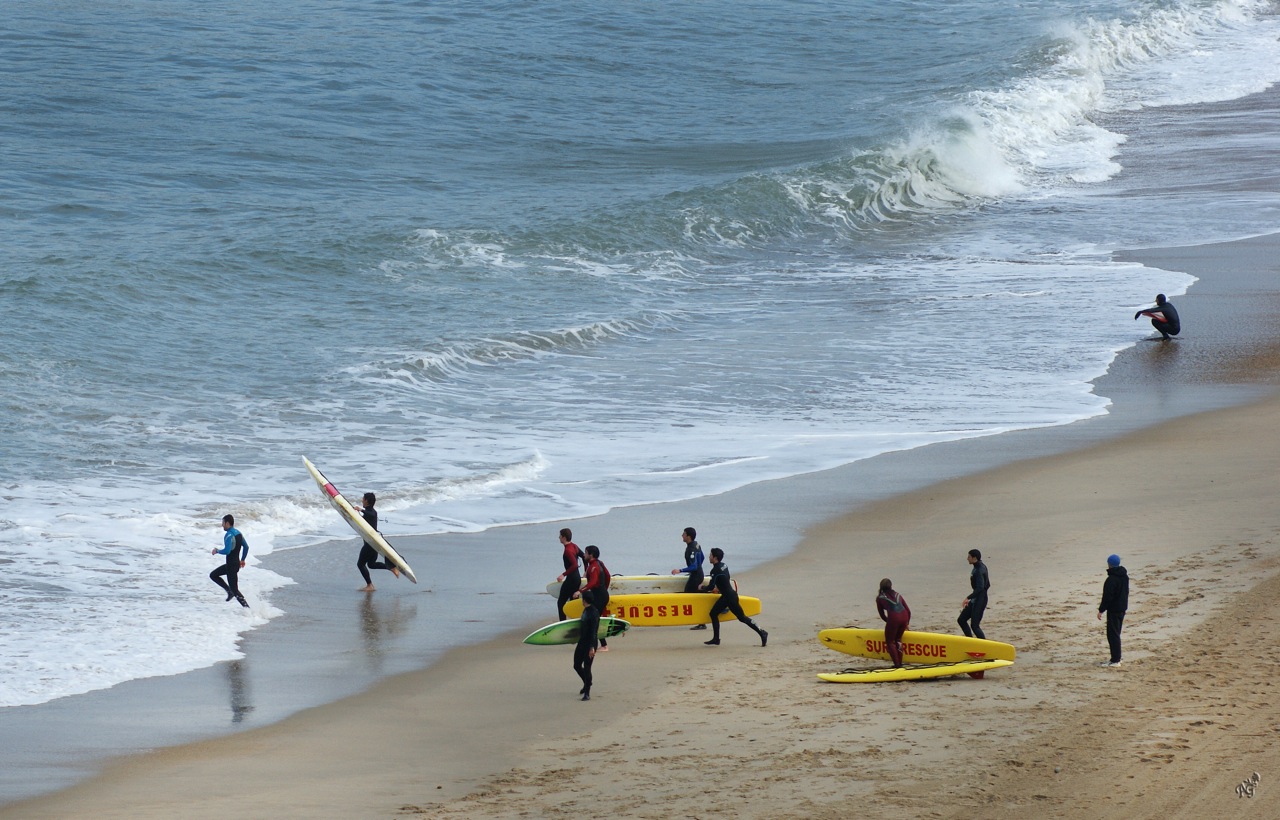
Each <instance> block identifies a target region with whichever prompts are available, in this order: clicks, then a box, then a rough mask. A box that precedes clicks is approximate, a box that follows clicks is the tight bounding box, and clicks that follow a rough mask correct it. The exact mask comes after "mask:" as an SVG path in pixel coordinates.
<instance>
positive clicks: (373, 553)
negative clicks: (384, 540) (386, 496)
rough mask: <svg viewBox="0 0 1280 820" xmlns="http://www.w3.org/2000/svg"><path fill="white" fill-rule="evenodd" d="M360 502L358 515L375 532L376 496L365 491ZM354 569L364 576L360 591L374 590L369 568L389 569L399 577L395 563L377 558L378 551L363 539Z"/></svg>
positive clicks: (376, 527) (376, 518) (376, 522)
mask: <svg viewBox="0 0 1280 820" xmlns="http://www.w3.org/2000/svg"><path fill="white" fill-rule="evenodd" d="M362 502H363V504H364V506H363V507H361V508H360V517H361V518H363V519H364V520H365V522H366V523H367V524H368V525H369V526H370V527H373V529H374V531H375V532H376V531H377V529H378V511H377V510H375V509H374V508H373V505H375V504H377V503H378V497H377V496H376V495H374V494H373V493H365V494H364V498H363V499H362ZM356 569H358V570H360V574H361V575H362V576H363V577H364V586H363V587H361V588H360V590H359V591H360V592H373V591H374V586H373V579H372V578H370V577H369V570H371V569H389V570H391V574H392V575H394V576H396V577H397V578H399V577H400V570H398V569H396V565H395V564H393V563H391V562H390V561H379V560H378V551H377V550H376V549H374V548H373V545H371V544H370V543H369V542H368V541H365V542H364V543H363V544H362V545H361V546H360V556H359V557H358V558H356Z"/></svg>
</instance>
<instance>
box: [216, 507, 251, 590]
mask: <svg viewBox="0 0 1280 820" xmlns="http://www.w3.org/2000/svg"><path fill="white" fill-rule="evenodd" d="M235 524H236V519H235V516H233V515H231V514H230V513H228V514H227V515H224V516H222V533H223V534H222V549H218V548H217V547H214V548H213V552H211V553H209V554H210V555H225V556H227V560H226V563H224V564H223V565H222V566H220V567H218V568H217V569H215V570H214V571H213V572H211V573H209V578H210V579H211V580H212V581H213V582H214V583H215V584H217V585H218V586H220V587H222V590H223V592H225V593H227V600H228V601H230V600H231V599H232V598H235V599H236V600H237V601H239V602H240V606H248V605H249V602H248V601H246V600H245V599H244V596H243V595H241V594H240V583H239V580H240V570H242V569H244V559H245V558H247V557H248V556H249V542H248V541H246V540H245V539H244V536H243V535H242V534H241V533H240V530H238V529H236V527H235ZM223 575H225V576H227V580H226V581H223V580H222V576H223Z"/></svg>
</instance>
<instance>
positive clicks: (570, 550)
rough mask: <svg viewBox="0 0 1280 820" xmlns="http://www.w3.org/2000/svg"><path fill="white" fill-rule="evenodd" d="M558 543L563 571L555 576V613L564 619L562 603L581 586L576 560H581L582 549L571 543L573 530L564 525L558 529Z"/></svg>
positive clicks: (576, 592) (573, 595)
mask: <svg viewBox="0 0 1280 820" xmlns="http://www.w3.org/2000/svg"><path fill="white" fill-rule="evenodd" d="M560 544H561V546H563V547H564V551H563V552H562V554H561V556H560V557H561V560H563V561H564V572H562V573H560V575H559V576H558V577H557V578H556V580H557V581H563V583H562V584H560V595H559V596H558V597H557V598H556V614H557V615H559V616H560V620H562V621H563V620H564V605H565V602H566V601H568V600H569V599H570V598H573V597H575V596H576V595H577V594H578V590H579V589H581V588H582V574H581V573H579V572H578V561H580V560H582V550H580V549H578V545H577V544H575V543H573V530H571V529H569V528H568V527H565V528H564V529H562V530H560Z"/></svg>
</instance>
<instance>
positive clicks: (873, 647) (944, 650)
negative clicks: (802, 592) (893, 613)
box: [818, 627, 1017, 663]
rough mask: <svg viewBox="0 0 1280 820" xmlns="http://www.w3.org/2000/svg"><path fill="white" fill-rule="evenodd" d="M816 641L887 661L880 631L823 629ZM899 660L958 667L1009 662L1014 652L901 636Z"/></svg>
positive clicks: (950, 638) (972, 641)
mask: <svg viewBox="0 0 1280 820" xmlns="http://www.w3.org/2000/svg"><path fill="white" fill-rule="evenodd" d="M818 641H819V642H820V643H821V644H822V645H823V646H825V647H826V648H828V649H834V650H835V651H837V652H843V653H844V654H846V655H857V656H858V657H859V658H879V659H880V660H886V661H887V660H889V653H888V651H887V650H886V649H885V645H884V630H883V629H858V628H856V627H844V628H840V629H824V630H822V631H821V632H819V633H818ZM902 648H903V652H902V660H903V662H905V663H957V662H959V661H995V660H999V661H1012V660H1014V656H1015V655H1016V654H1017V650H1016V649H1014V648H1013V646H1012V645H1011V644H1007V643H1000V642H999V641H987V640H983V639H982V638H966V637H965V636H964V635H947V634H944V633H941V632H912V631H911V630H907V631H906V632H904V633H902Z"/></svg>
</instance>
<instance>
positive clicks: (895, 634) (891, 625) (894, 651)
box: [876, 578, 911, 667]
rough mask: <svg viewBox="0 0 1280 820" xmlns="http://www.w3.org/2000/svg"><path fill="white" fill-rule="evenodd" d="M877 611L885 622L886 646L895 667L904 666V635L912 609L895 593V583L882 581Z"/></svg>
mask: <svg viewBox="0 0 1280 820" xmlns="http://www.w3.org/2000/svg"><path fill="white" fill-rule="evenodd" d="M876 611H877V612H879V613H880V620H882V621H884V645H885V648H886V649H888V650H889V658H890V660H892V661H893V665H894V666H895V667H901V666H902V633H904V632H906V631H907V627H908V626H910V625H911V607H909V606H907V601H906V599H905V598H903V597H902V596H901V595H900V594H898V593H897V592H895V591H894V589H893V581H890V580H889V579H888V578H885V579H883V580H881V581H880V594H879V595H877V596H876Z"/></svg>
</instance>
